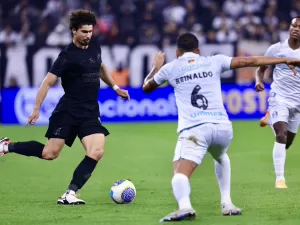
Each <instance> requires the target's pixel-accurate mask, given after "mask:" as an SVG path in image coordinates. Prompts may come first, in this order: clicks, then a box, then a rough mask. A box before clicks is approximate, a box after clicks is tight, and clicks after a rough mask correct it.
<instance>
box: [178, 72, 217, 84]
mask: <svg viewBox="0 0 300 225" xmlns="http://www.w3.org/2000/svg"><path fill="white" fill-rule="evenodd" d="M213 75H214V74H213V73H212V72H211V71H209V72H199V73H193V74H188V75H185V76H182V77H179V78H176V79H175V82H176V84H180V83H184V82H187V81H190V80H194V79H201V78H207V77H212V76H213Z"/></svg>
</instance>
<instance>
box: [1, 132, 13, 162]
mask: <svg viewBox="0 0 300 225" xmlns="http://www.w3.org/2000/svg"><path fill="white" fill-rule="evenodd" d="M10 143H11V140H9V138H7V137H1V138H0V157H1V156H3V155H4V154H6V153H7V152H8V151H7V147H8V144H10Z"/></svg>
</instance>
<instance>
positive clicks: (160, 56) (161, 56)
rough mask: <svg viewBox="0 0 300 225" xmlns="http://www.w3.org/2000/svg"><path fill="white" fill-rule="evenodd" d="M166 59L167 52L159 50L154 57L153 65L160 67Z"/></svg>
mask: <svg viewBox="0 0 300 225" xmlns="http://www.w3.org/2000/svg"><path fill="white" fill-rule="evenodd" d="M165 60H166V53H164V52H161V51H159V52H158V53H156V55H155V56H154V57H153V61H152V66H153V67H154V68H157V69H160V68H161V67H162V66H163V65H164V63H165Z"/></svg>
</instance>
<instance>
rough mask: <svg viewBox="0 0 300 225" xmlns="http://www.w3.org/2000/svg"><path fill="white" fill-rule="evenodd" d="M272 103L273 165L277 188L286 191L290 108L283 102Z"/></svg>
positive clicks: (273, 101)
mask: <svg viewBox="0 0 300 225" xmlns="http://www.w3.org/2000/svg"><path fill="white" fill-rule="evenodd" d="M269 103H270V107H269V108H270V116H271V121H272V126H273V129H274V132H275V143H274V147H273V164H274V170H275V175H276V181H275V187H276V188H278V189H286V188H287V186H286V183H285V177H284V166H285V161H286V144H287V131H288V121H289V116H290V113H289V108H288V107H287V106H286V105H285V104H284V103H282V102H279V101H275V100H274V99H272V100H271V101H269Z"/></svg>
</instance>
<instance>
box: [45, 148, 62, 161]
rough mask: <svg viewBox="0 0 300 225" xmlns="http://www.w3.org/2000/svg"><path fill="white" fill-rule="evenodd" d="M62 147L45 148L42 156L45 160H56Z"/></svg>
mask: <svg viewBox="0 0 300 225" xmlns="http://www.w3.org/2000/svg"><path fill="white" fill-rule="evenodd" d="M59 153H60V149H57V150H56V149H49V148H44V150H43V154H42V157H43V159H45V160H54V159H56V158H57V157H58V156H59Z"/></svg>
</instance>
